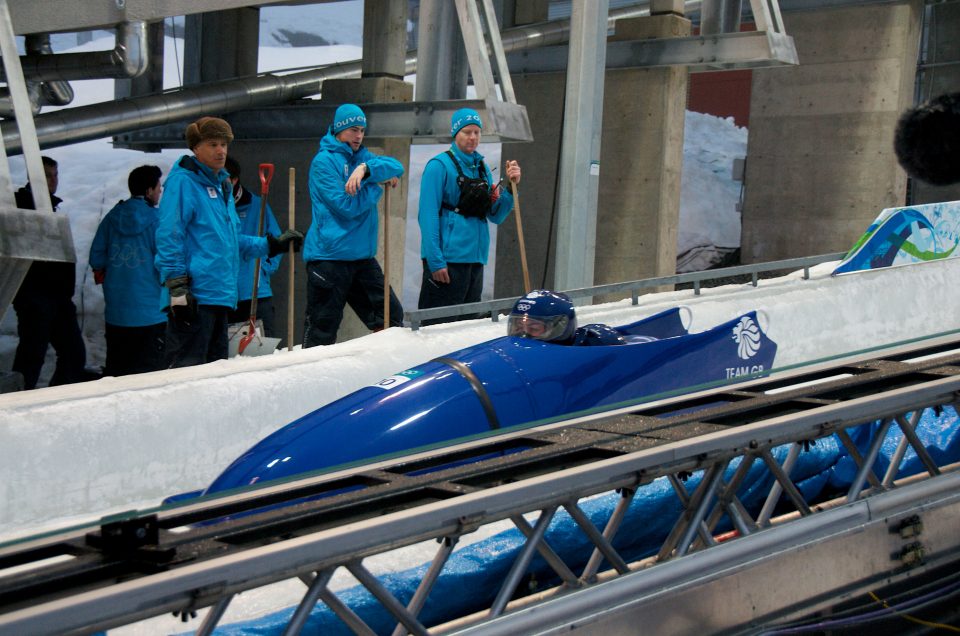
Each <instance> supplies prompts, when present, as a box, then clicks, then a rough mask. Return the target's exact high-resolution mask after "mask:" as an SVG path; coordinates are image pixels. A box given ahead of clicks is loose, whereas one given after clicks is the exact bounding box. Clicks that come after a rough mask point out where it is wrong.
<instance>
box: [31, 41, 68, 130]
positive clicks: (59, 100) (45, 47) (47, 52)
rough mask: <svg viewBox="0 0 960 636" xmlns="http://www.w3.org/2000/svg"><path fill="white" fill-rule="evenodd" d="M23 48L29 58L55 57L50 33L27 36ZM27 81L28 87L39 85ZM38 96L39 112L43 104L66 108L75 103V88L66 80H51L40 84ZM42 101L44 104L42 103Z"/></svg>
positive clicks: (37, 105)
mask: <svg viewBox="0 0 960 636" xmlns="http://www.w3.org/2000/svg"><path fill="white" fill-rule="evenodd" d="M23 47H24V49H25V50H26V53H27V56H28V57H38V56H46V59H53V58H52V57H51V56H52V55H53V47H52V46H50V34H49V33H38V34H33V35H28V36H26V37H25V38H24V42H23ZM21 61H22V58H21ZM25 79H27V84H28V87H29V86H31V85H36V84H37V82H35V81H31V80H32V79H33V78H25ZM28 90H29V88H28ZM37 95H38V97H39V99H37V101H36V107H37V110H39V109H40V104H41V103H43V104H49V105H51V106H66V105H67V104H69V103H70V102H72V101H73V88H72V87H71V86H70V83H69V82H66V81H64V80H49V81H45V82H43V83H41V84H40V86H39V90H38V91H37ZM41 99H42V102H41V101H40V100H41ZM32 100H33V97H32V96H31V101H32ZM34 112H37V111H34Z"/></svg>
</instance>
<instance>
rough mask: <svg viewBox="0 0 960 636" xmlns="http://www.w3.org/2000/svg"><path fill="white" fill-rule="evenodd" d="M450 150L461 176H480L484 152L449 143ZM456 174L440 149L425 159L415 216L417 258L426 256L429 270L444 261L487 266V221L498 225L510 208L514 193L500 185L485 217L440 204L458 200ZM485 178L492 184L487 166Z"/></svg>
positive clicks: (452, 203)
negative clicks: (464, 213) (465, 214)
mask: <svg viewBox="0 0 960 636" xmlns="http://www.w3.org/2000/svg"><path fill="white" fill-rule="evenodd" d="M450 150H451V152H453V156H454V157H456V158H457V161H458V162H459V163H460V169H461V170H463V174H464V176H466V177H468V178H472V179H476V178H479V172H480V161H481V160H482V159H483V155H481V154H480V153H478V152H474V153H473V154H470V155H468V154H466V153H464V152H463V151H462V150H460V149H459V148H458V147H457V144H456V143H454V144H451V145H450ZM484 166H485V167H486V164H484ZM457 176H458V174H457V169H456V167H455V166H454V165H453V162H452V161H451V160H450V156H449V155H447V153H446V152H443V153H441V154H439V155H437V156H436V157H434V158H433V159H431V160H430V161H428V162H427V165H426V167H425V168H424V169H423V177H422V178H421V180H420V206H419V210H418V216H417V218H418V221H419V222H420V257H421V258H424V259H426V261H427V267H428V268H429V269H430V271H431V272H435V271H437V270H439V269H443V268H445V267H446V266H447V263H482V264H484V265H486V264H487V255H488V252H489V251H490V228H489V227H488V225H487V222H488V221H489V222H491V223H496V224H497V225H499V224H501V223H503V221H504V220H505V219H506V218H507V215H509V214H510V211H511V210H512V209H513V196H512V195H511V194H510V193H509V192H508V191H507V189H506V188H500V196H499V198H497V200H496V201H495V202H494V204H493V209H492V210H491V212H490V214H489V215H488V216H487V218H486V219H479V218H476V217H466V216H463V215H462V214H458V213H456V212H454V211H453V210H447V209H445V208H443V207H442V205H443V203H446V204H447V205H449V206H451V207H453V206H456V205H457V202H458V201H459V200H460V186H458V185H457ZM485 177H486V179H487V183H490V184H492V183H493V176H492V175H491V173H490V168H489V167H487V170H486V174H485Z"/></svg>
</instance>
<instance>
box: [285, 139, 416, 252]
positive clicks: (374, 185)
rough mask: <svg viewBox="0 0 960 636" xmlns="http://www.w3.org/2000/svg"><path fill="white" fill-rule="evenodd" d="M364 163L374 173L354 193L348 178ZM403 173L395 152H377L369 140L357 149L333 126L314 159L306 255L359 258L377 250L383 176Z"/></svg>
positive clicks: (305, 246)
mask: <svg viewBox="0 0 960 636" xmlns="http://www.w3.org/2000/svg"><path fill="white" fill-rule="evenodd" d="M361 163H366V164H367V168H369V170H370V176H369V177H367V178H366V179H364V181H363V184H362V186H361V188H360V190H359V191H358V192H357V194H356V195H355V196H350V195H349V194H347V193H346V191H344V189H343V188H344V186H345V185H346V183H347V179H348V178H349V177H350V175H351V173H353V171H354V169H355V168H356V167H357V166H358V165H360V164H361ZM402 174H403V165H402V164H401V163H400V162H399V161H397V160H396V159H394V158H393V157H381V156H379V155H375V154H373V153H372V152H370V151H369V150H367V149H366V148H365V147H364V146H360V149H359V150H357V151H356V152H354V151H353V149H352V148H350V146H349V144H346V143H343V142H340V141H337V138H336V137H334V136H333V135H332V134H330V133H329V132H328V133H327V134H326V135H325V136H324V137H323V139H321V140H320V150H319V152H317V154H316V156H315V157H314V158H313V161H312V162H311V163H310V201H311V202H312V204H313V221H312V222H311V223H310V229H309V230H308V231H307V236H306V238H305V239H304V243H303V260H305V261H358V260H362V259H365V258H373V257H374V256H376V254H377V232H378V231H379V219H378V217H377V203H378V202H379V201H380V197H381V195H382V194H383V188H381V187H380V185H379V183H380V182H381V181H386V180H387V179H390V178H391V177H399V176H401V175H402Z"/></svg>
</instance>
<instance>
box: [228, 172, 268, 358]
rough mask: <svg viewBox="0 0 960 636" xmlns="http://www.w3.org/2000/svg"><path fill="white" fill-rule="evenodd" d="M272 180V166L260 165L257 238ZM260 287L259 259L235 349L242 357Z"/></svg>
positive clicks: (254, 327) (253, 327)
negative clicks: (246, 319)
mask: <svg viewBox="0 0 960 636" xmlns="http://www.w3.org/2000/svg"><path fill="white" fill-rule="evenodd" d="M271 179H273V164H272V163H261V164H260V219H259V221H258V222H257V236H263V225H264V219H265V217H266V214H267V194H268V193H269V192H270V180H271ZM259 286H260V257H257V260H256V261H254V264H253V293H252V294H251V295H250V321H249V322H248V326H247V333H246V335H245V336H243V338H241V339H240V344H239V346H238V347H237V353H238V354H239V355H243V350H244V349H246V348H247V345H249V344H250V343H251V342H252V341H253V339H254V337H255V336H256V335H257V290H258V287H259Z"/></svg>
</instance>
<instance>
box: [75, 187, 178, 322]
mask: <svg viewBox="0 0 960 636" xmlns="http://www.w3.org/2000/svg"><path fill="white" fill-rule="evenodd" d="M157 223H158V217H157V208H155V207H153V206H152V205H150V204H149V203H148V202H147V201H146V200H145V199H144V198H143V197H132V198H130V199H127V200H126V201H120V202H119V203H117V205H115V206H114V207H113V209H112V210H110V211H109V212H107V215H106V216H105V217H103V221H101V222H100V226H99V227H97V233H96V234H95V235H94V237H93V243H92V244H91V245H90V267H92V268H93V269H102V270H105V272H106V274H105V277H104V280H103V298H104V301H105V302H106V309H105V311H104V318H105V319H106V322H107V323H108V324H110V325H115V326H117V327H146V326H149V325H156V324H159V323H162V322H166V321H167V317H166V315H165V314H164V313H163V312H162V311H160V310H159V309H158V308H157V298H158V297H159V295H160V290H161V289H162V286H161V285H160V278H159V276H158V275H157V270H156V268H155V267H154V265H153V259H154V256H155V255H156V253H157V247H156V236H155V235H156V231H157Z"/></svg>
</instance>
